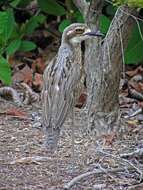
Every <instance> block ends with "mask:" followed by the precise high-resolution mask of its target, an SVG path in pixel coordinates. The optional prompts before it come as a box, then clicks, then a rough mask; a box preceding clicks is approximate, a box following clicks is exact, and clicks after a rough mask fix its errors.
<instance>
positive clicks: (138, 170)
mask: <svg viewBox="0 0 143 190" xmlns="http://www.w3.org/2000/svg"><path fill="white" fill-rule="evenodd" d="M98 151H99V152H101V153H103V154H105V155H107V156H110V157H112V158H115V159H117V160H121V161H124V162H126V163H127V164H129V165H130V166H131V167H132V168H134V169H135V170H136V171H137V172H138V173H139V174H140V181H142V179H143V172H142V171H141V170H140V169H139V168H138V167H136V166H135V165H134V164H133V163H131V162H130V161H128V160H126V159H124V158H120V157H119V156H116V155H113V154H110V153H108V152H105V151H104V150H103V149H100V150H98Z"/></svg>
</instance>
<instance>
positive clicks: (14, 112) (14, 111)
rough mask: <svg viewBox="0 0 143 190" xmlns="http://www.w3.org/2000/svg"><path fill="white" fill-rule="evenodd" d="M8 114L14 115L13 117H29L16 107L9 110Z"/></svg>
mask: <svg viewBox="0 0 143 190" xmlns="http://www.w3.org/2000/svg"><path fill="white" fill-rule="evenodd" d="M6 114H7V115H12V116H17V117H22V118H23V117H27V114H26V112H24V111H22V110H20V109H17V108H15V107H13V108H9V109H8V110H6Z"/></svg>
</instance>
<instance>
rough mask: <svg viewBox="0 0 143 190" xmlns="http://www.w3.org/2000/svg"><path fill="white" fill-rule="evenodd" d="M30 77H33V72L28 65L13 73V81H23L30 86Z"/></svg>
mask: <svg viewBox="0 0 143 190" xmlns="http://www.w3.org/2000/svg"><path fill="white" fill-rule="evenodd" d="M32 77H33V73H32V70H31V69H30V67H29V66H28V65H25V67H24V68H23V69H22V70H20V71H17V72H16V73H15V74H14V75H13V77H12V78H13V82H14V83H16V82H25V83H27V84H29V85H30V86H31V84H32Z"/></svg>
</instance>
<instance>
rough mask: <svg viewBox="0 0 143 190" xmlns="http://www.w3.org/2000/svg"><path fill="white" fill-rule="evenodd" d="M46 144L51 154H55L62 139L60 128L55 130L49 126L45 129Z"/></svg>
mask: <svg viewBox="0 0 143 190" xmlns="http://www.w3.org/2000/svg"><path fill="white" fill-rule="evenodd" d="M45 136H46V137H45V142H44V146H45V147H46V148H47V150H48V151H49V152H51V153H54V152H55V151H56V150H57V145H58V141H59V137H60V130H59V128H53V127H51V126H48V127H46V128H45Z"/></svg>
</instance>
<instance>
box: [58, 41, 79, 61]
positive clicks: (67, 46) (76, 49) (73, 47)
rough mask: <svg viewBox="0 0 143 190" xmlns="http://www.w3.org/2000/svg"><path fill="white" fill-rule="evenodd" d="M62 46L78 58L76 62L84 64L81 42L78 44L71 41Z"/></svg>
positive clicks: (75, 58)
mask: <svg viewBox="0 0 143 190" xmlns="http://www.w3.org/2000/svg"><path fill="white" fill-rule="evenodd" d="M61 48H62V49H66V50H69V52H70V53H71V55H72V56H73V58H74V60H76V62H77V63H78V64H82V51H81V43H77V44H74V45H73V44H71V43H62V44H61Z"/></svg>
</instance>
